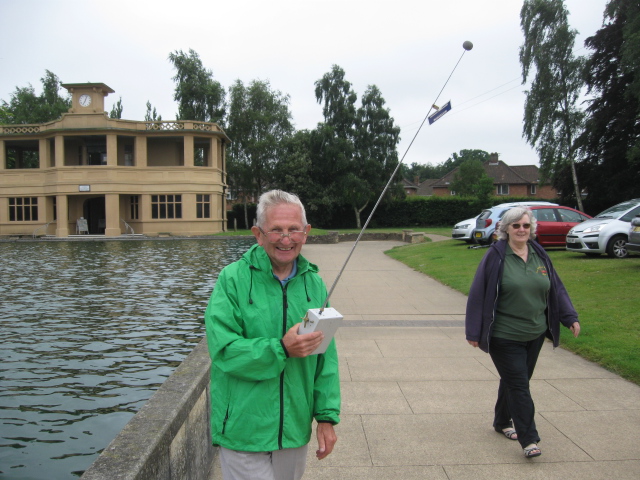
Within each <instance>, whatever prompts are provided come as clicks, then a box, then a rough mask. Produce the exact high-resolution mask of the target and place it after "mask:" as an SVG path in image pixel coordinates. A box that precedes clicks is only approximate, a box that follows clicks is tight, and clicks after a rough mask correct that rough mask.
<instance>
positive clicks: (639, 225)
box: [627, 215, 640, 254]
mask: <svg viewBox="0 0 640 480" xmlns="http://www.w3.org/2000/svg"><path fill="white" fill-rule="evenodd" d="M627 253H638V254H640V215H636V216H635V218H633V220H631V228H629V239H628V240H627Z"/></svg>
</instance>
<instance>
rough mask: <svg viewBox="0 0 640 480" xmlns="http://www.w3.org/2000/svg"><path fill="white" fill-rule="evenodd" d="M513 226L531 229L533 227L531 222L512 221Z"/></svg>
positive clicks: (516, 228)
mask: <svg viewBox="0 0 640 480" xmlns="http://www.w3.org/2000/svg"><path fill="white" fill-rule="evenodd" d="M511 226H512V227H513V229H514V230H520V227H522V228H524V229H525V230H529V229H530V228H531V224H530V223H512V224H511Z"/></svg>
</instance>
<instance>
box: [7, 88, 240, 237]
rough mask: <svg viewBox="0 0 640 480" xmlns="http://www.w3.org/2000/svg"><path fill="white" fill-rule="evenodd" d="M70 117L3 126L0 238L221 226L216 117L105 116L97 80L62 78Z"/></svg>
mask: <svg viewBox="0 0 640 480" xmlns="http://www.w3.org/2000/svg"><path fill="white" fill-rule="evenodd" d="M62 86H63V87H64V88H66V89H67V90H68V91H69V92H70V93H71V96H72V100H71V101H72V106H71V109H70V110H69V112H68V113H64V114H63V115H62V117H61V118H59V119H58V120H54V121H52V122H48V123H43V124H37V125H0V237H11V236H26V235H30V236H31V235H33V236H55V237H69V236H73V235H87V234H89V235H104V236H106V237H118V236H121V235H131V234H142V235H147V236H159V235H163V234H167V235H176V236H200V235H210V234H213V233H217V232H221V231H224V230H225V224H226V218H225V217H226V205H225V201H226V200H225V192H226V166H225V148H226V145H227V144H228V143H229V138H228V137H227V135H226V134H225V133H224V131H223V130H222V129H221V128H220V126H219V125H217V124H216V123H210V122H200V121H192V120H174V121H157V122H156V121H131V120H121V119H113V118H109V116H108V115H107V113H106V112H105V110H104V99H105V97H106V96H107V95H108V94H110V93H113V92H114V91H113V90H112V89H111V88H109V87H108V86H107V85H105V84H103V83H74V84H71V83H69V84H63V85H62Z"/></svg>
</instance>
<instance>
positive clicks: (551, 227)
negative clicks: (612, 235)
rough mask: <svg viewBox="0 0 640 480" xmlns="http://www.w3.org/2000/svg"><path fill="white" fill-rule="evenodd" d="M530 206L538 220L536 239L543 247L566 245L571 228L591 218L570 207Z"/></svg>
mask: <svg viewBox="0 0 640 480" xmlns="http://www.w3.org/2000/svg"><path fill="white" fill-rule="evenodd" d="M529 208H530V209H531V211H532V212H533V215H534V216H535V217H536V220H537V221H538V230H537V231H536V240H537V241H538V243H539V244H540V245H542V246H543V247H564V246H565V245H566V237H567V233H569V230H571V228H572V227H575V226H576V225H577V224H579V223H580V222H584V221H585V220H588V219H590V218H591V216H590V215H587V214H586V213H583V212H581V211H579V210H575V209H573V208H569V207H561V206H554V207H547V206H543V205H537V206H531V207H529Z"/></svg>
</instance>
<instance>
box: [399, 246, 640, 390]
mask: <svg viewBox="0 0 640 480" xmlns="http://www.w3.org/2000/svg"><path fill="white" fill-rule="evenodd" d="M485 252H486V250H485V249H471V250H469V249H468V248H467V246H466V245H465V244H464V243H463V242H458V241H455V240H449V241H443V242H434V243H425V244H419V245H411V246H406V247H399V248H395V249H393V250H390V251H388V252H387V254H388V255H389V256H391V257H393V258H395V259H396V260H399V261H401V262H404V263H406V264H407V265H408V266H410V267H411V268H413V269H415V270H417V271H419V272H422V273H425V274H427V275H429V276H430V277H433V278H435V279H436V280H438V281H440V282H442V283H443V284H445V285H448V286H450V287H452V288H454V289H456V290H458V291H460V292H462V293H464V294H465V295H468V293H469V288H470V286H471V282H472V280H473V276H474V274H475V271H476V268H477V266H478V263H480V260H481V259H482V257H483V256H484V254H485ZM548 253H549V255H550V257H551V259H552V261H553V264H554V267H555V268H556V270H557V271H558V273H559V275H560V277H561V278H562V281H563V283H564V284H565V287H566V288H567V291H568V292H569V295H570V297H571V301H572V302H573V304H574V306H575V308H576V310H577V311H578V315H579V318H580V322H581V326H582V331H581V333H580V336H579V337H578V338H573V337H572V336H571V335H569V334H568V331H567V329H565V328H562V329H561V337H560V338H561V345H562V346H563V347H564V348H567V349H569V350H572V351H574V352H576V353H579V354H580V355H581V356H583V357H585V358H587V359H589V360H592V361H595V362H598V363H599V364H600V365H602V366H603V367H605V368H607V369H609V370H611V371H613V372H615V373H617V374H619V375H621V376H622V377H624V378H626V379H628V380H631V381H632V382H635V383H636V384H640V334H639V333H638V332H640V330H639V328H638V327H639V325H638V322H639V317H638V314H637V312H638V301H637V293H636V292H637V291H638V290H639V289H640V276H638V270H639V269H640V257H637V256H636V257H633V256H632V257H629V258H627V259H624V260H616V259H610V258H607V257H606V256H601V257H587V256H585V255H582V254H576V253H573V252H567V251H565V250H559V249H558V250H549V251H548Z"/></svg>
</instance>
